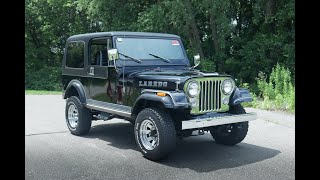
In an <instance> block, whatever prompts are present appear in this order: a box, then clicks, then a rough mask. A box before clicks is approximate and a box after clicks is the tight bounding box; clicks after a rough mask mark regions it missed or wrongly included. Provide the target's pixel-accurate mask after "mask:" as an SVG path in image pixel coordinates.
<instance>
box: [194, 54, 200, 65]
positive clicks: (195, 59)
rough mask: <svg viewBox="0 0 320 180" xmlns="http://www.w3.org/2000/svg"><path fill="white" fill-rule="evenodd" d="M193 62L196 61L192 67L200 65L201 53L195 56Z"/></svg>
mask: <svg viewBox="0 0 320 180" xmlns="http://www.w3.org/2000/svg"><path fill="white" fill-rule="evenodd" d="M193 62H194V66H193V67H192V68H195V67H197V66H199V64H200V55H199V54H197V55H195V56H193Z"/></svg>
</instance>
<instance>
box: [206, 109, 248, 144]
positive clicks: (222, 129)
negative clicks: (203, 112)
mask: <svg viewBox="0 0 320 180" xmlns="http://www.w3.org/2000/svg"><path fill="white" fill-rule="evenodd" d="M228 112H229V113H232V114H245V113H246V111H245V109H244V108H243V107H242V106H241V105H240V104H238V105H235V106H231V107H230V109H229V111H228ZM248 128H249V124H248V122H240V123H233V124H225V125H220V126H214V127H212V128H211V129H210V133H211V135H212V137H213V138H214V139H215V141H216V142H217V143H218V144H223V145H229V146H232V145H235V144H238V143H240V142H241V141H242V140H243V139H244V138H245V137H246V135H247V132H248Z"/></svg>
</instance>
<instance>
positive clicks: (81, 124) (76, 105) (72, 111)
mask: <svg viewBox="0 0 320 180" xmlns="http://www.w3.org/2000/svg"><path fill="white" fill-rule="evenodd" d="M65 115H66V123H67V126H68V129H69V131H70V132H71V134H73V135H77V136H80V135H85V134H88V132H89V130H90V128H91V121H92V113H91V111H90V110H89V109H88V108H86V107H84V106H83V105H82V104H81V102H80V100H79V98H78V97H76V96H71V97H70V98H68V100H67V103H66V109H65Z"/></svg>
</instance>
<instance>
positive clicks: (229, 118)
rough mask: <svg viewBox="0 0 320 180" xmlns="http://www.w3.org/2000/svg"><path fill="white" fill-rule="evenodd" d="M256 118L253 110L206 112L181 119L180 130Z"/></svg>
mask: <svg viewBox="0 0 320 180" xmlns="http://www.w3.org/2000/svg"><path fill="white" fill-rule="evenodd" d="M256 119H257V114H256V113H253V112H252V113H246V114H230V113H208V114H206V115H200V116H195V117H193V118H191V119H190V120H185V121H182V130H184V129H197V128H204V127H211V126H218V125H223V124H232V123H238V122H245V121H252V120H256Z"/></svg>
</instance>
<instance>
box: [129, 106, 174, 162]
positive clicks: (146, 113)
mask: <svg viewBox="0 0 320 180" xmlns="http://www.w3.org/2000/svg"><path fill="white" fill-rule="evenodd" d="M144 121H146V122H151V123H153V124H154V125H155V126H154V127H155V128H156V130H157V137H158V140H157V141H155V142H158V143H156V144H155V147H154V149H151V150H150V149H149V150H148V149H147V148H146V147H145V146H144V145H143V143H142V140H141V131H140V128H141V126H142V125H143V124H144V123H145V122H144ZM141 129H143V128H141ZM134 135H135V140H136V143H137V145H138V147H139V150H140V152H141V153H142V154H143V156H144V157H146V158H147V159H150V160H153V161H157V160H160V159H163V158H165V157H166V156H167V155H169V154H170V152H172V151H173V150H174V149H175V147H176V130H175V126H174V123H173V121H172V118H171V116H170V115H169V113H167V112H165V111H164V110H162V109H159V108H146V109H143V110H142V111H141V112H140V113H139V114H138V116H137V119H136V121H135V126H134Z"/></svg>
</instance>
